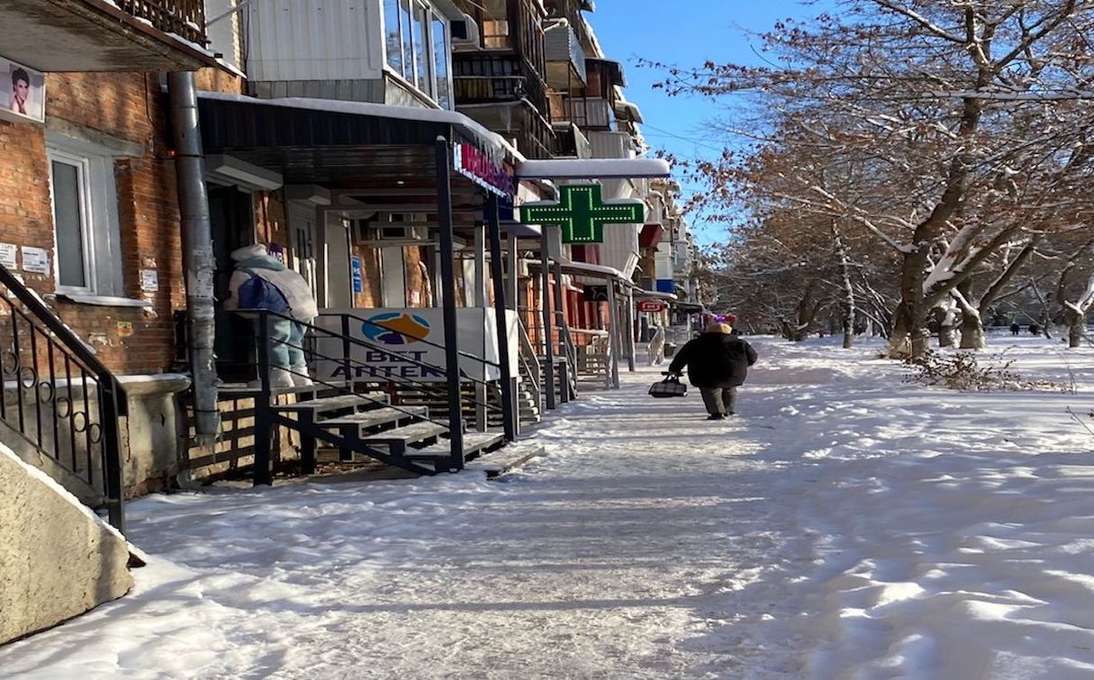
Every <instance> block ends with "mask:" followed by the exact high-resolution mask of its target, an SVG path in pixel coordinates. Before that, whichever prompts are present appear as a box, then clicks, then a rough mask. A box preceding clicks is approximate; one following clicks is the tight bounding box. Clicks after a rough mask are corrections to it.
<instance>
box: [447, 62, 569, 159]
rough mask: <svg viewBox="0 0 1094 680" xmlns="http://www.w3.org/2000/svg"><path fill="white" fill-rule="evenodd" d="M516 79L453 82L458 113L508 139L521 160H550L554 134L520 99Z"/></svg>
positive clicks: (538, 115)
mask: <svg viewBox="0 0 1094 680" xmlns="http://www.w3.org/2000/svg"><path fill="white" fill-rule="evenodd" d="M514 80H516V81H519V80H520V79H519V78H516V79H514V78H457V79H455V80H454V82H455V83H456V93H457V99H456V101H458V102H459V104H458V106H457V108H458V110H459V112H460V113H462V114H464V115H466V116H468V117H470V118H472V119H473V120H475V121H476V122H478V123H479V124H480V125H482V126H483V127H485V128H487V129H488V130H491V131H492V132H496V133H498V134H499V135H501V136H502V137H505V138H507V139H509V141H511V142H512V143H513V144H514V145H515V146H516V147H517V149H518V150H519V151H520V152H521V153H522V154H523V155H524V156H525V158H534V159H545V158H551V157H552V155H553V152H554V149H555V144H556V143H555V132H554V130H553V129H552V128H551V124H550V123H548V122H547V119H546V118H544V117H543V115H542V114H541V113H540V112H539V111H538V110H537V109H536V108H535V107H533V106H532V105H531V103H530V101H529V100H528V99H526V98H523V97H515V96H512V95H513V94H514V93H515V92H516V91H519V87H520V85H519V82H517V83H514V82H513V81H514Z"/></svg>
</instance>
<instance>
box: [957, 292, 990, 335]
mask: <svg viewBox="0 0 1094 680" xmlns="http://www.w3.org/2000/svg"><path fill="white" fill-rule="evenodd" d="M954 297H955V299H956V300H957V304H958V306H959V307H960V308H961V349H984V348H985V347H987V346H988V342H987V338H986V337H985V335H984V317H983V316H982V315H981V313H980V308H979V307H974V306H973V304H972V299H973V288H972V280H971V279H970V280H967V281H965V282H963V283H962V284H961V285H960V286H958V287H957V290H956V291H954ZM980 304H981V305H983V304H984V302H983V300H982V301H981V303H980Z"/></svg>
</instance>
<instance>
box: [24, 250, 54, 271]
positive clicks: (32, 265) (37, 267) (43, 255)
mask: <svg viewBox="0 0 1094 680" xmlns="http://www.w3.org/2000/svg"><path fill="white" fill-rule="evenodd" d="M20 250H22V251H23V271H25V272H27V273H28V274H48V273H49V251H47V250H46V249H45V248H35V247H33V246H23V247H22V248H21V249H20Z"/></svg>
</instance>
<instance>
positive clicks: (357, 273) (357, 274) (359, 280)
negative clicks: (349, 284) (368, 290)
mask: <svg viewBox="0 0 1094 680" xmlns="http://www.w3.org/2000/svg"><path fill="white" fill-rule="evenodd" d="M349 263H350V275H351V278H352V279H353V292H354V293H363V292H365V270H364V267H363V266H362V265H361V258H359V257H357V256H356V255H354V256H353V257H351V258H350V261H349Z"/></svg>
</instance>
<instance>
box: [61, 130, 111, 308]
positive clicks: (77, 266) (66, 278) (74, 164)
mask: <svg viewBox="0 0 1094 680" xmlns="http://www.w3.org/2000/svg"><path fill="white" fill-rule="evenodd" d="M48 155H49V170H50V172H49V180H50V194H51V197H52V200H53V227H54V243H55V249H54V255H53V261H54V262H53V266H54V273H55V275H56V282H57V290H58V291H59V292H68V293H83V294H85V295H98V296H108V297H119V296H121V295H122V294H123V286H122V263H121V253H120V250H119V240H120V235H119V230H118V214H117V212H118V205H117V194H116V190H115V187H114V157H113V156H112V155H110V154H109V152H107V151H106V150H105V149H102V148H99V147H98V146H97V145H95V144H93V143H91V142H81V141H78V140H71V142H69V141H67V140H66V141H64V142H62V143H57V137H56V136H51V137H50V139H49V148H48Z"/></svg>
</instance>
